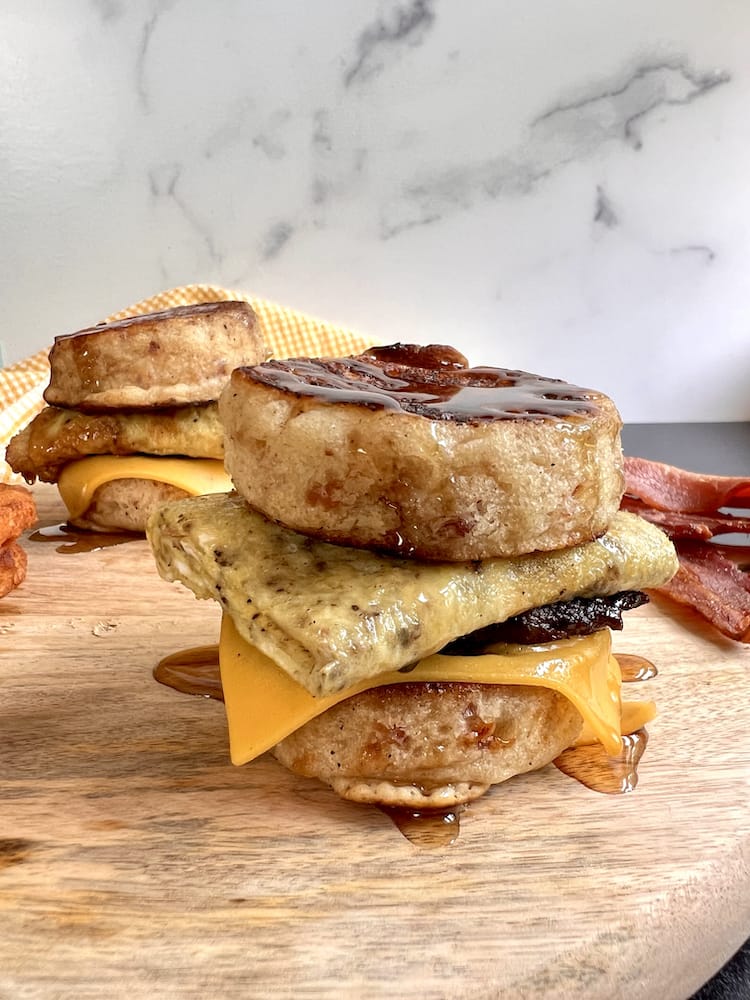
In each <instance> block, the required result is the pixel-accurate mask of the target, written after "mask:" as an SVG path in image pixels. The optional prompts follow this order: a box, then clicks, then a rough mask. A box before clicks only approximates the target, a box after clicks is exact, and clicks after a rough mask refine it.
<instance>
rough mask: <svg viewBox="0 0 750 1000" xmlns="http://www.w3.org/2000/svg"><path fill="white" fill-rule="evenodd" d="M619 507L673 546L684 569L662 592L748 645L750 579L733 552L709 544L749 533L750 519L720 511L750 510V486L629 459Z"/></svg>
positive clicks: (723, 477) (656, 463)
mask: <svg viewBox="0 0 750 1000" xmlns="http://www.w3.org/2000/svg"><path fill="white" fill-rule="evenodd" d="M621 507H622V509H623V510H629V511H631V512H633V513H635V514H638V515H640V516H641V517H643V518H645V519H646V520H648V521H651V522H653V523H654V524H657V525H659V527H660V528H662V530H663V531H665V532H666V534H668V535H669V537H670V538H671V539H672V541H673V542H674V545H675V548H676V550H677V555H678V557H679V560H680V568H679V569H678V571H677V573H676V574H675V576H674V577H673V578H672V580H671V581H670V582H669V583H668V584H666V585H665V586H664V587H659V588H657V589H658V592H659V593H662V594H666V595H667V596H668V597H671V598H672V599H673V600H675V601H679V602H680V603H681V604H687V605H690V606H691V607H693V608H695V610H696V611H698V612H699V613H700V614H702V615H703V616H704V618H707V619H708V621H709V622H711V624H712V625H714V626H715V627H716V628H717V629H719V631H720V632H722V633H723V634H724V635H726V636H729V638H731V639H737V640H739V641H740V642H750V574H748V573H747V572H745V571H744V570H743V569H742V568H741V567H740V566H739V565H738V564H737V561H736V560H734V559H733V558H732V556H731V555H730V554H729V553H730V547H729V546H720V545H717V544H715V543H712V542H711V539H712V538H714V537H715V536H717V535H724V534H728V533H732V532H740V533H750V518H748V517H738V516H735V515H732V514H726V513H722V511H721V510H720V509H719V508H726V507H734V508H741V509H750V480H749V479H737V478H734V477H731V476H707V475H700V474H699V473H696V472H687V471H686V470H685V469H678V468H676V467H675V466H673V465H665V464H663V463H662V462H651V461H649V460H648V459H645V458H631V457H628V458H626V459H625V496H624V497H623V498H622V503H621ZM738 551H739V550H738Z"/></svg>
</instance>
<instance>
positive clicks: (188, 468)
mask: <svg viewBox="0 0 750 1000" xmlns="http://www.w3.org/2000/svg"><path fill="white" fill-rule="evenodd" d="M113 479H153V480H155V481H156V482H159V483H168V484H169V485H170V486H177V487H178V488H179V489H181V490H185V492H186V493H189V494H190V495H191V496H203V495H204V494H207V493H228V492H229V491H230V490H231V489H233V486H232V481H231V479H230V478H229V476H228V475H227V474H226V472H225V471H224V463H223V462H221V461H219V460H218V459H214V458H171V457H162V456H156V455H93V456H92V457H90V458H82V459H80V461H78V462H71V463H70V464H69V465H66V466H65V468H64V469H63V470H62V472H61V473H60V477H59V479H58V481H57V487H58V489H59V491H60V496H61V497H62V499H63V503H64V504H65V506H66V507H67V508H68V514H69V516H70V517H80V516H81V514H83V512H84V511H85V510H86V509H87V508H88V507H89V505H90V504H91V498H92V497H93V495H94V493H95V492H96V490H98V489H99V487H100V486H103V485H104V483H109V482H112V480H113Z"/></svg>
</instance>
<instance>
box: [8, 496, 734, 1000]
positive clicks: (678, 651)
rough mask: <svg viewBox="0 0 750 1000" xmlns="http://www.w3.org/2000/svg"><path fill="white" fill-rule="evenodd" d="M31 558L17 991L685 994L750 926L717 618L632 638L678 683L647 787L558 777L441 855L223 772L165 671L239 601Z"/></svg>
mask: <svg viewBox="0 0 750 1000" xmlns="http://www.w3.org/2000/svg"><path fill="white" fill-rule="evenodd" d="M36 496H37V499H38V504H39V511H40V524H41V525H42V526H45V525H47V526H48V525H53V524H57V523H58V522H60V521H61V520H62V517H63V513H62V508H61V507H60V505H59V502H58V500H57V498H56V493H55V491H54V490H52V489H51V488H37V489H36ZM25 544H26V548H27V551H28V554H29V571H28V577H27V580H26V583H25V584H24V585H23V587H22V588H21V589H20V590H19V591H17V592H15V593H13V594H11V595H9V596H8V597H6V598H5V599H4V600H3V601H2V602H0V733H1V740H2V742H1V744H0V747H1V749H0V801H1V802H2V806H1V809H2V811H1V812H0V997H3V998H13V1000H15V998H29V997H54V998H63V997H65V998H68V997H70V998H73V997H75V998H77V1000H84V998H101V997H114V998H120V997H123V998H127V1000H133V998H140V997H148V998H153V997H159V998H163V997H181V998H182V997H185V998H192V997H195V998H199V997H200V998H204V997H214V996H215V997H270V996H273V997H284V996H292V995H294V996H299V997H308V998H313V997H330V996H336V997H384V996H389V997H419V998H421V1000H424V998H433V997H463V996H467V997H468V996H470V997H472V998H483V997H574V998H576V1000H582V998H586V997H592V998H600V997H620V996H622V997H628V998H630V1000H637V998H639V997H643V998H653V997H655V996H658V997H660V998H661V1000H668V998H676V1000H683V998H684V997H686V996H687V995H688V994H689V993H690V992H691V991H692V990H693V989H695V988H696V987H697V986H699V985H700V984H701V983H702V982H703V981H704V980H706V979H707V978H708V977H709V976H710V975H711V974H712V973H713V972H714V971H715V970H716V969H717V968H718V967H719V966H720V965H721V964H722V963H723V961H724V960H725V959H726V958H727V957H728V956H729V955H730V954H731V953H732V952H733V951H734V950H735V949H736V947H737V946H738V945H739V944H740V942H741V941H742V940H744V938H745V937H746V936H747V934H748V931H750V877H749V872H748V862H749V861H750V700H749V699H748V693H749V691H750V681H749V678H750V673H749V671H750V649H748V648H747V647H745V646H740V645H738V644H736V643H732V642H730V641H728V640H724V639H722V638H721V637H720V636H717V635H716V634H715V633H713V632H712V631H711V630H710V629H709V628H708V627H707V626H705V625H704V624H703V623H702V622H701V621H700V620H699V619H698V618H697V616H694V615H693V614H691V613H688V612H686V611H680V610H675V609H674V608H672V607H669V608H667V606H666V605H662V604H654V603H652V604H651V605H649V606H648V607H646V608H643V609H639V610H638V611H636V612H633V613H631V614H629V615H628V621H627V624H626V629H625V631H624V632H623V633H621V634H618V635H616V637H615V648H616V650H618V651H620V652H635V653H642V654H644V655H646V656H648V657H649V658H650V659H651V660H653V661H654V662H655V663H656V664H657V666H658V668H659V676H658V677H657V678H656V679H655V680H652V681H649V682H648V683H647V684H643V685H640V686H639V690H638V691H637V692H633V693H634V694H635V695H640V696H647V697H654V698H655V699H656V700H657V701H658V704H659V708H660V713H661V714H660V716H659V718H658V719H657V720H656V721H655V722H653V723H651V725H650V727H649V733H650V741H649V746H648V749H647V752H646V755H645V757H644V758H643V761H642V762H641V765H640V769H639V773H640V784H639V787H638V789H637V790H636V791H635V792H634V793H632V794H628V795H618V796H608V795H602V794H598V793H595V792H592V791H590V790H589V789H587V788H585V787H584V786H583V785H581V784H579V783H578V782H576V781H574V780H572V779H570V778H568V777H566V776H565V775H564V774H562V773H561V772H560V771H558V770H557V769H556V768H555V767H553V766H550V767H549V768H547V769H545V770H544V771H543V772H540V773H537V774H534V775H529V776H525V777H521V778H518V779H515V780H513V781H511V782H509V783H508V784H507V785H504V786H500V787H498V788H496V789H495V790H493V791H492V792H491V793H490V794H488V795H486V796H485V797H484V798H483V799H480V800H479V801H478V802H476V803H475V804H473V805H472V806H471V807H470V808H469V809H468V810H467V811H466V812H465V813H464V814H463V816H462V819H461V829H460V835H459V837H458V839H457V841H456V842H455V843H454V844H452V845H451V846H445V847H438V848H434V849H431V850H427V849H423V848H420V847H418V846H416V845H414V844H413V843H411V842H410V841H409V840H407V839H405V838H404V837H403V836H402V835H401V833H400V832H399V831H398V830H397V829H396V827H395V826H394V825H393V823H392V822H391V821H390V819H389V818H388V817H386V816H385V815H384V814H383V813H381V812H380V811H378V810H377V809H373V808H365V807H358V806H355V805H352V804H348V803H346V802H343V801H341V800H339V799H338V798H337V797H336V796H335V795H334V794H333V793H332V792H330V791H328V790H327V789H326V788H324V787H323V786H320V785H318V784H317V783H315V782H312V781H307V780H304V779H301V778H297V777H295V776H293V775H291V774H289V773H287V772H286V771H284V770H282V768H281V767H279V766H278V765H277V764H276V763H275V761H274V760H273V759H272V758H270V757H269V756H266V757H264V758H262V759H261V760H260V761H257V762H256V763H254V764H251V765H248V766H246V767H242V768H235V767H232V766H231V765H230V763H229V761H228V756H227V749H226V726H225V722H224V714H223V707H222V706H221V704H219V703H217V702H214V701H210V700H208V699H204V698H196V697H190V696H187V695H183V694H179V693H177V692H175V691H172V690H170V689H168V688H165V687H163V686H161V685H159V684H157V683H156V682H155V681H154V680H153V679H152V674H151V672H152V669H153V667H154V665H155V664H156V662H157V661H158V660H159V659H160V658H161V657H163V656H165V655H166V654H168V653H170V652H173V651H175V650H177V649H180V648H182V647H186V646H192V645H198V644H204V643H210V642H213V641H215V639H216V636H217V629H218V621H219V612H218V608H217V607H216V606H214V605H213V604H210V605H209V604H207V603H203V602H198V601H196V600H195V599H194V598H193V597H192V595H191V594H189V593H188V592H186V591H185V590H183V589H182V588H181V587H180V586H179V585H177V584H174V585H172V584H167V583H165V582H163V581H162V580H160V579H159V578H158V576H157V574H156V572H155V569H154V567H153V564H152V561H151V557H150V552H149V549H148V547H147V544H146V542H145V541H140V540H139V541H133V542H128V543H127V544H124V545H117V546H113V547H108V548H103V549H101V550H98V551H88V552H79V553H71V552H65V553H63V552H58V551H57V549H58V548H59V547H60V546H61V545H63V544H64V540H63V539H57V540H54V539H53V540H51V541H45V542H39V541H27V542H26V543H25Z"/></svg>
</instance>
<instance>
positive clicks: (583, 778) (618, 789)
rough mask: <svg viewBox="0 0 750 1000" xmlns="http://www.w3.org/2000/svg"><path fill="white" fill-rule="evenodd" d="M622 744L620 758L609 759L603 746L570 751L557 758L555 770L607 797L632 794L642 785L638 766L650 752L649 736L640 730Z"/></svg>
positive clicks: (573, 748)
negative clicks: (646, 752) (645, 754)
mask: <svg viewBox="0 0 750 1000" xmlns="http://www.w3.org/2000/svg"><path fill="white" fill-rule="evenodd" d="M621 742H622V750H621V751H620V753H619V754H618V755H617V756H616V757H609V756H608V755H607V752H606V751H605V749H604V747H603V746H602V745H601V743H592V744H591V745H590V746H583V747H570V748H569V749H568V750H563V752H562V753H561V754H560V756H559V757H556V758H555V760H554V764H555V767H557V768H558V769H559V770H560V771H562V772H563V774H567V775H568V777H569V778H575V780H576V781H580V783H581V784H582V785H585V786H586V788H590V789H591V790H592V791H594V792H602V793H603V794H605V795H622V794H624V793H625V792H632V791H633V789H634V788H635V787H636V785H637V784H638V763H639V761H640V759H641V757H642V756H643V752H644V750H645V749H646V744H647V743H648V733H647V732H646V730H645V729H639V730H637V731H636V732H635V733H632V734H631V735H630V736H622V737H621Z"/></svg>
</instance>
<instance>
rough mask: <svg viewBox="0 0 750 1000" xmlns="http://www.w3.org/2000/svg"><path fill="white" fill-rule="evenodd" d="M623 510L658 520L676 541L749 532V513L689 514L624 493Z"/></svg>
mask: <svg viewBox="0 0 750 1000" xmlns="http://www.w3.org/2000/svg"><path fill="white" fill-rule="evenodd" d="M620 507H621V508H622V510H629V511H631V512H632V513H633V514H640V515H641V517H643V518H645V519H646V520H647V521H651V522H652V523H653V524H658V525H659V527H660V528H661V529H662V531H664V532H666V533H667V534H668V535H669V537H670V538H671V539H672V540H673V541H675V540H677V539H681V538H692V539H695V540H698V541H700V540H703V541H708V539H709V538H714V537H715V536H716V535H728V534H733V533H735V532H739V533H743V534H744V533H746V532H750V517H737V516H736V515H734V514H721V513H718V512H717V513H716V514H686V513H683V512H682V511H676V510H656V509H655V508H653V507H648V506H647V505H646V504H645V503H644V502H643V501H642V500H634V499H633V498H632V497H629V496H624V497H623V498H622V503H621V504H620Z"/></svg>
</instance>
